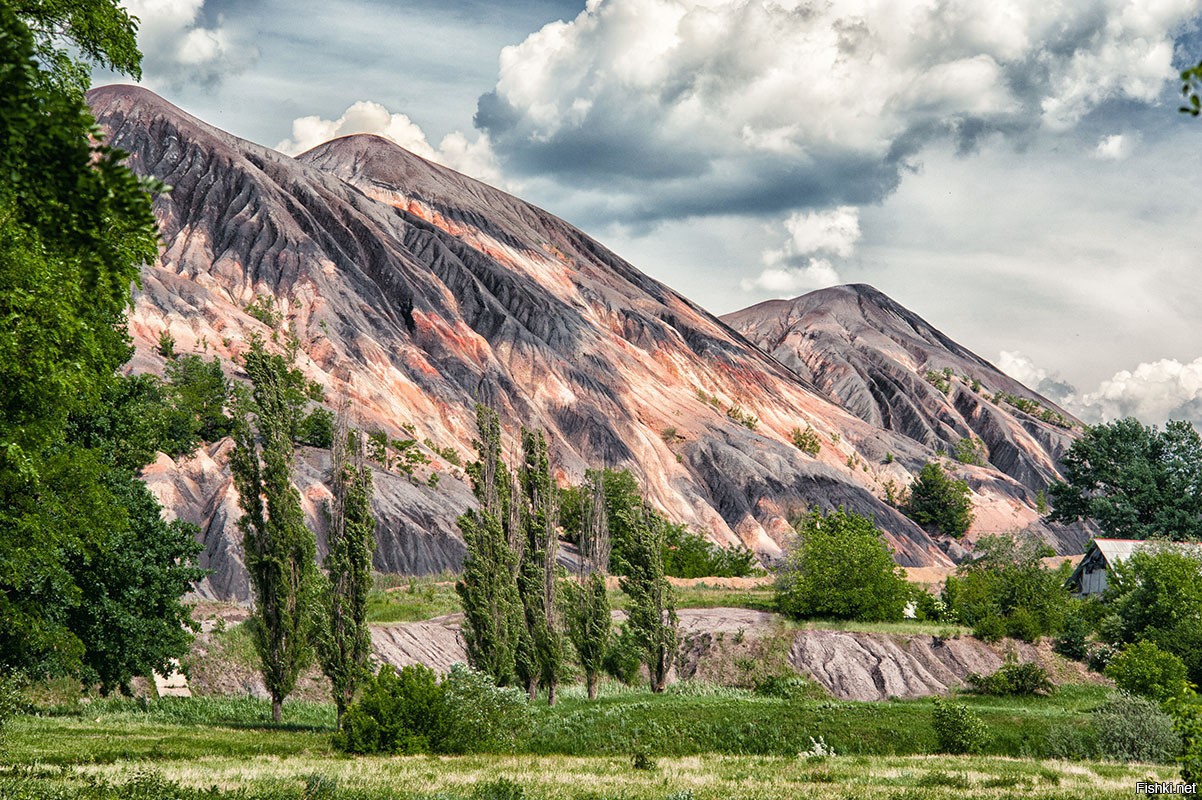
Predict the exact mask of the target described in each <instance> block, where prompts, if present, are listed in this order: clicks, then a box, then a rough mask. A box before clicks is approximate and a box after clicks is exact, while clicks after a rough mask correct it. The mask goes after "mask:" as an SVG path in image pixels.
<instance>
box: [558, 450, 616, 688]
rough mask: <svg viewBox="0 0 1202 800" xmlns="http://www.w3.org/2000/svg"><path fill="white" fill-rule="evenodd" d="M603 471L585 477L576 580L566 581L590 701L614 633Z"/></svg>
mask: <svg viewBox="0 0 1202 800" xmlns="http://www.w3.org/2000/svg"><path fill="white" fill-rule="evenodd" d="M604 481H605V477H604V473H602V472H599V471H596V472H593V473H592V475H591V477H589V478H587V479H586V482H585V487H586V488H587V489H588V490H589V491H588V498H589V502H588V505H587V507H586V509H585V513H584V514H582V515H581V528H580V533H579V535H578V537H577V540H576V541H577V542H578V543H579V550H580V562H579V567H578V569H577V571H576V582H575V583H568V584H567V587H566V595H567V602H566V607H567V612H566V616H567V630H568V638H569V639H570V640H571V642H572V646H573V647H574V648H575V649H576V654H577V656H578V657H579V659H580V666H581V668H582V669H583V670H584V682H585V685H586V686H587V687H588V696H589V699H590V700H595V699H597V681H598V679H599V678H600V676H601V673H602V672H603V671H604V670H605V658H606V656H607V655H608V653H609V649H610V640H611V638H612V635H613V619H612V618H611V615H610V612H609V594H608V592H607V591H606V588H605V573H606V572H607V571H608V569H609V521H608V518H607V517H606V509H605V487H604Z"/></svg>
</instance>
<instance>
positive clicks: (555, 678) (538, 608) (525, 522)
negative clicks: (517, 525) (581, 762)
mask: <svg viewBox="0 0 1202 800" xmlns="http://www.w3.org/2000/svg"><path fill="white" fill-rule="evenodd" d="M519 478H520V485H521V500H522V503H521V514H520V519H521V525H522V532H523V541H522V546H521V554H520V557H519V564H518V594H519V596H520V597H521V601H522V611H523V614H524V616H525V619H526V631H527V633H528V634H529V637H530V638H529V645H530V651H531V652H530V659H529V661H528V662H527V660H526V659H519V662H518V672H519V677H520V678H521V679H522V680H523V681H524V682H525V684H526V689H527V691H528V692H529V693H530V697H531V699H533V698H534V697H535V695H536V694H537V692H538V687H539V685H540V684H542V685H543V686H545V687H546V688H547V699H548V702H550V703H551V704H552V705H554V704H555V693H556V687H557V686H558V683H559V678H560V676H561V674H562V673H563V668H564V667H563V664H564V652H563V650H564V642H563V636H562V633H561V631H560V623H559V619H558V608H557V603H556V596H555V595H556V591H555V588H556V584H555V554H556V551H557V550H558V547H559V535H558V528H559V515H558V502H557V501H558V495H559V492H558V489H557V487H556V485H555V478H554V477H553V476H552V475H551V461H550V457H549V456H548V453H547V439H546V437H545V436H544V434H543V432H542V431H528V430H526V429H524V428H523V429H522V466H521V469H520V470H519ZM527 664H528V665H529V666H527Z"/></svg>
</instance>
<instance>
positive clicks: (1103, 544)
mask: <svg viewBox="0 0 1202 800" xmlns="http://www.w3.org/2000/svg"><path fill="white" fill-rule="evenodd" d="M1148 545H1151V546H1155V547H1167V548H1169V549H1170V550H1187V549H1189V550H1194V551H1196V552H1202V542H1168V541H1163V540H1160V539H1094V540H1093V543H1092V544H1090V546H1089V549H1088V550H1086V551H1085V557H1084V558H1082V559H1081V563H1079V564H1078V565H1077V568H1076V569H1074V570H1073V574H1072V576H1071V577H1070V578H1069V579H1068V581H1067V584H1068V585H1069V586H1072V585H1079V584H1080V576H1081V573H1082V572H1084V571H1085V570H1086V569H1087V568H1089V567H1091V566H1096V565H1097V562H1098V561H1099V559H1100V560H1101V561H1102V565H1103V566H1105V567H1106V568H1110V567H1112V566H1114V565H1115V564H1118V563H1119V562H1121V561H1126V560H1127V559H1128V558H1130V557H1131V555H1132V554H1133V553H1135V552H1136V551H1137V550H1139V549H1140V548H1141V547H1146V546H1148Z"/></svg>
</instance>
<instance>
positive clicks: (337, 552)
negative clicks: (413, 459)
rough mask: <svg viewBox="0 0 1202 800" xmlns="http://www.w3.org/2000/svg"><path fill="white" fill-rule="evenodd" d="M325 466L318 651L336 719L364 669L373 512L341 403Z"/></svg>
mask: <svg viewBox="0 0 1202 800" xmlns="http://www.w3.org/2000/svg"><path fill="white" fill-rule="evenodd" d="M333 444H334V450H333V452H332V454H331V456H332V457H331V466H330V476H329V480H330V494H331V495H332V498H331V501H330V503H329V504H328V505H327V507H326V515H327V519H328V520H329V527H328V532H327V535H326V538H327V542H328V551H327V553H326V558H325V562H324V566H325V570H326V577H325V580H324V581H323V582H322V592H321V594H322V611H323V614H322V617H323V619H322V623H321V625H320V627H319V628H318V631H317V636H316V641H317V655H318V660H319V661H320V662H321V668H322V671H323V672H325V674H326V677H328V678H329V679H330V687H331V689H332V690H333V693H334V705H335V706H336V708H337V712H338V724H339V727H342V720H343V716H344V714H345V713H346V709H347V707H348V706H349V705H350V703H351V701H352V700H353V699H354V697H355V690H356V689H357V688H358V686H359V683H360V681H361V680H362V678H363V677H364V676H365V675H367V661H368V657H369V656H370V655H371V632H370V630H368V627H367V596H368V594H369V593H370V591H371V557H372V552H373V551H374V550H375V543H376V538H375V537H376V520H375V516H374V515H373V513H372V508H371V498H372V474H371V468H370V467H368V466H367V453H366V449H365V447H364V441H363V436H362V435H361V434H359V433H358V432H355V431H351V430H350V429H349V420H348V410H347V407H346V405H343V407H342V408H341V409H340V412H339V415H338V425H337V430H336V432H335V434H334V442H333Z"/></svg>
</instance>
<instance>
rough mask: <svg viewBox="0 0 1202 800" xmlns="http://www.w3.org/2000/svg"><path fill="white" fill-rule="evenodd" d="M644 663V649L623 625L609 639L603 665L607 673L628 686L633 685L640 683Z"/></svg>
mask: <svg viewBox="0 0 1202 800" xmlns="http://www.w3.org/2000/svg"><path fill="white" fill-rule="evenodd" d="M642 664H643V651H642V650H641V649H640V648H639V645H638V642H636V641H635V639H634V635H633V634H632V633H631V632H630V631H629V629H627V628H626V626H625V625H623V626H622V628H621V630H620V631H619V632H618V633H617V634H616V635H615V636H613V637H611V638H610V640H609V649H608V650H607V651H606V653H605V663H604V666H603V668H604V669H605V674H606V675H609V676H610V677H612V678H614V680H617V681H620V682H622V683H624V684H626V685H627V686H633V685H635V684H636V683H638V680H639V667H640V666H642Z"/></svg>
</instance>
